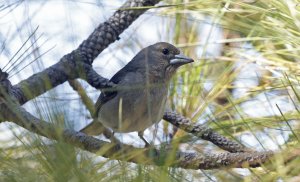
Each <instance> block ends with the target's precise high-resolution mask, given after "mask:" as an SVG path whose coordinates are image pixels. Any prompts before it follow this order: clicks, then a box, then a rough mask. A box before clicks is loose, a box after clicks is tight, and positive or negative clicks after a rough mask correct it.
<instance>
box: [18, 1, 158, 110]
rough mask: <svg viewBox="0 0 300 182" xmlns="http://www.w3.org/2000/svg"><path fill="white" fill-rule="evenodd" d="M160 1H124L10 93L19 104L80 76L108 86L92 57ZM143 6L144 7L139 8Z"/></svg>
mask: <svg viewBox="0 0 300 182" xmlns="http://www.w3.org/2000/svg"><path fill="white" fill-rule="evenodd" d="M159 1H160V0H127V1H126V2H125V3H124V5H123V6H121V7H120V8H119V10H117V11H116V12H115V13H114V14H113V15H112V16H111V17H110V18H109V19H108V20H107V21H106V22H104V23H101V24H100V25H99V26H98V27H97V28H96V29H95V30H94V32H93V33H92V34H91V35H90V36H89V37H88V38H87V39H86V40H85V41H83V42H82V43H81V44H80V45H79V47H78V48H77V49H75V50H73V51H72V52H71V53H69V54H67V55H65V56H63V57H62V58H61V59H60V60H59V62H58V63H56V64H54V65H53V66H51V67H49V68H47V69H45V70H43V71H42V72H39V73H37V74H34V75H32V76H31V77H29V78H27V79H26V80H23V81H21V82H20V83H18V84H16V85H15V86H14V91H13V92H14V95H15V97H16V98H17V99H18V101H19V103H20V104H24V103H26V102H27V101H29V100H31V99H33V98H35V97H37V96H39V95H41V94H43V93H45V92H47V91H48V90H50V89H52V88H54V87H56V86H58V85H60V84H62V83H64V82H65V81H67V80H71V79H76V78H82V79H85V80H86V81H87V82H89V83H90V84H91V85H93V86H94V87H95V88H98V89H100V88H107V87H110V86H112V84H111V83H110V82H108V80H107V79H105V78H103V77H101V76H100V75H98V74H97V73H96V72H95V71H94V70H93V68H92V66H91V65H92V63H93V61H94V59H95V58H96V57H97V56H98V55H99V54H100V53H101V52H102V51H103V50H104V49H105V48H107V47H108V46H109V44H111V43H113V42H114V41H116V40H118V39H119V35H120V34H121V33H122V32H123V31H124V30H125V29H127V28H128V27H129V25H131V24H132V23H133V22H134V21H135V20H136V19H137V18H138V17H139V16H140V15H141V14H143V13H144V12H145V11H146V10H148V8H150V7H151V6H154V5H155V4H156V3H158V2H159ZM142 7H147V8H142Z"/></svg>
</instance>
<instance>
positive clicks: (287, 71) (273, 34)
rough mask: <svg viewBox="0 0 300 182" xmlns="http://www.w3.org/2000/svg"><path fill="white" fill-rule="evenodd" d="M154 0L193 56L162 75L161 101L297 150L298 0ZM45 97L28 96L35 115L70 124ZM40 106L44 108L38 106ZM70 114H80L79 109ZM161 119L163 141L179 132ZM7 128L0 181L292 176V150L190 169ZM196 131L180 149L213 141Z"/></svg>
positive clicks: (295, 176) (232, 131)
mask: <svg viewBox="0 0 300 182" xmlns="http://www.w3.org/2000/svg"><path fill="white" fill-rule="evenodd" d="M95 4H96V3H95ZM97 4H99V2H98V1H97ZM100 4H101V3H100ZM164 4H169V5H172V6H165V7H161V8H159V9H158V10H159V11H158V12H155V15H157V16H163V17H166V18H167V20H168V21H167V24H166V26H167V28H168V30H170V32H171V33H170V32H168V33H169V34H171V37H172V41H173V43H175V44H177V45H178V46H179V47H181V48H182V50H183V51H184V53H185V54H187V55H189V56H191V57H193V58H195V60H196V62H195V63H194V64H192V65H186V66H185V67H184V68H181V69H180V70H179V71H178V74H177V76H176V77H175V78H174V79H173V80H172V83H171V87H170V97H169V104H170V107H171V108H172V109H175V110H177V111H178V112H180V113H182V114H183V115H185V116H187V117H190V118H192V119H193V120H194V121H195V122H200V123H203V124H204V125H207V126H209V127H211V128H213V129H214V130H216V131H218V132H219V133H221V134H223V135H226V136H228V137H229V138H231V137H234V138H236V139H237V140H239V141H240V142H241V143H243V144H245V145H248V146H249V147H250V148H253V149H257V150H270V149H272V150H274V149H276V150H282V151H285V150H290V151H293V150H295V151H297V150H296V149H297V148H299V123H298V121H299V118H300V113H299V101H300V93H299V80H298V75H299V70H300V69H299V68H300V66H299V61H300V60H299V51H300V48H298V47H300V38H299V35H300V31H299V28H300V14H299V11H300V2H299V1H297V0H220V1H212V0H206V1H203V0H166V1H164ZM16 5H18V3H13V4H12V5H11V6H12V7H14V6H16ZM100 6H101V5H100ZM4 10H5V6H4V5H3V6H1V5H0V11H4ZM144 23H147V22H146V21H145V22H144ZM133 39H134V40H136V39H139V38H137V37H134V38H133ZM140 39H142V38H140ZM2 42H3V44H2V45H5V41H2ZM3 50H4V49H3ZM1 53H3V54H4V52H3V51H1ZM56 94H57V93H53V96H57V95H56ZM52 102H53V103H51V104H48V103H46V102H42V103H40V102H37V101H35V102H34V105H35V108H37V109H36V110H37V114H39V115H40V116H41V117H45V118H47V120H51V121H53V122H54V123H57V122H58V121H59V122H58V123H60V124H61V123H64V124H65V125H67V126H68V127H72V126H69V125H68V123H67V121H68V119H69V118H68V116H66V115H67V114H65V112H74V111H71V109H72V108H66V107H62V108H60V107H57V105H56V101H53V100H52ZM41 105H43V106H45V105H46V107H44V108H47V109H44V110H43V109H40V107H41ZM58 105H59V104H58ZM68 109H69V110H68ZM77 114H78V115H81V116H82V115H85V114H86V113H85V112H82V111H80V110H79V111H78V112H77ZM65 122H66V123H65ZM169 127H171V126H169V125H168V124H167V123H164V132H165V134H166V136H171V138H172V139H173V140H174V139H178V138H180V137H182V136H186V133H184V132H183V131H180V130H178V129H176V128H173V129H172V130H171V131H170V130H169ZM9 129H11V130H12V131H16V132H14V135H13V136H12V137H10V138H7V139H6V140H3V141H1V146H3V147H1V149H0V159H1V161H2V162H1V163H0V181H200V180H203V181H243V180H244V181H281V180H283V181H288V180H291V181H293V180H294V181H299V178H300V177H299V174H300V168H299V167H298V163H299V158H297V157H296V158H295V159H293V160H291V161H288V162H285V160H284V159H285V158H286V157H288V156H284V152H283V153H282V155H277V156H276V157H275V159H274V161H272V163H271V164H268V165H266V166H263V167H260V168H256V169H242V170H240V169H239V170H237V169H219V170H217V169H216V170H208V171H199V170H197V171H192V170H184V169H174V168H166V167H155V166H143V165H135V164H131V163H124V162H120V161H111V160H108V159H104V158H101V157H97V156H95V155H93V154H90V153H87V152H83V151H81V150H78V149H76V148H74V147H72V146H69V145H67V144H65V143H63V142H61V141H59V142H51V141H48V140H45V139H44V138H40V137H38V136H36V135H34V134H32V133H28V132H26V131H24V130H20V129H19V128H17V129H16V128H15V127H13V128H9ZM196 140H197V139H193V140H192V142H189V145H184V147H182V148H183V149H186V150H190V149H193V150H197V151H199V152H204V153H205V152H211V151H218V150H219V149H217V148H216V147H214V146H212V145H211V144H209V143H208V142H203V141H201V142H200V143H199V142H196Z"/></svg>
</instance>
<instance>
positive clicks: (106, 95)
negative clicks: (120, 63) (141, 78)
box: [94, 59, 137, 117]
mask: <svg viewBox="0 0 300 182" xmlns="http://www.w3.org/2000/svg"><path fill="white" fill-rule="evenodd" d="M134 60H135V59H133V60H132V61H131V62H129V63H128V64H127V65H126V66H125V67H123V68H122V69H121V70H119V71H118V72H117V73H116V74H115V75H114V76H113V77H112V78H111V79H110V82H113V83H114V84H116V85H118V84H119V83H120V82H122V81H123V80H124V79H125V77H126V76H128V75H132V73H135V72H136V70H137V68H136V66H135V64H133V63H134V62H135V61H134ZM116 95H117V90H113V91H103V92H102V93H101V94H100V96H99V97H98V100H97V102H96V104H95V115H94V117H97V116H98V112H99V110H100V108H101V106H102V105H103V104H104V103H106V102H107V101H109V100H111V99H113V98H114V97H115V96H116Z"/></svg>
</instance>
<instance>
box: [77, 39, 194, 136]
mask: <svg viewBox="0 0 300 182" xmlns="http://www.w3.org/2000/svg"><path fill="white" fill-rule="evenodd" d="M192 61H193V60H192V59H191V58H188V57H186V56H184V55H182V54H180V51H179V50H178V49H177V48H176V47H175V46H173V45H171V44H169V43H165V42H160V43H156V44H154V45H151V46H148V47H146V48H144V49H142V50H141V51H140V52H139V53H138V54H137V55H136V56H135V57H134V58H133V59H132V60H131V61H130V62H129V63H128V64H127V65H126V66H125V67H123V68H122V69H121V70H120V71H118V72H117V73H116V74H115V75H114V76H113V77H112V78H111V79H110V81H111V82H113V83H115V84H116V87H114V88H113V89H111V90H109V91H104V92H102V93H101V94H100V96H99V98H98V100H97V102H96V104H95V108H96V114H95V116H94V121H93V122H92V123H91V124H89V125H88V126H87V127H85V128H84V129H82V130H81V132H84V133H86V134H89V135H99V134H101V133H102V132H103V130H101V125H100V123H102V124H103V125H104V126H105V127H108V128H111V129H112V130H113V131H115V132H122V133H124V132H125V133H126V132H133V131H138V132H142V131H144V130H145V129H147V128H148V127H150V126H151V125H153V124H154V123H157V122H159V121H160V120H161V118H162V116H163V113H164V110H165V107H166V101H167V95H168V85H169V81H170V79H171V77H172V75H174V73H175V71H176V69H177V68H178V67H180V66H181V65H184V64H187V63H190V62H192ZM99 122H100V123H99Z"/></svg>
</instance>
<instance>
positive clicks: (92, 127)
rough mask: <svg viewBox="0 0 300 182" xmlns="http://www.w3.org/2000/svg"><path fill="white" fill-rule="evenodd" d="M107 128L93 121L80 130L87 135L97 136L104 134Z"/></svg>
mask: <svg viewBox="0 0 300 182" xmlns="http://www.w3.org/2000/svg"><path fill="white" fill-rule="evenodd" d="M104 130H105V127H104V126H103V125H102V124H101V123H100V122H99V121H95V120H93V121H92V122H91V123H90V124H88V125H87V126H86V127H84V128H83V129H81V130H80V132H82V133H85V134H87V135H90V136H97V135H100V134H102V133H103V132H104Z"/></svg>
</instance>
